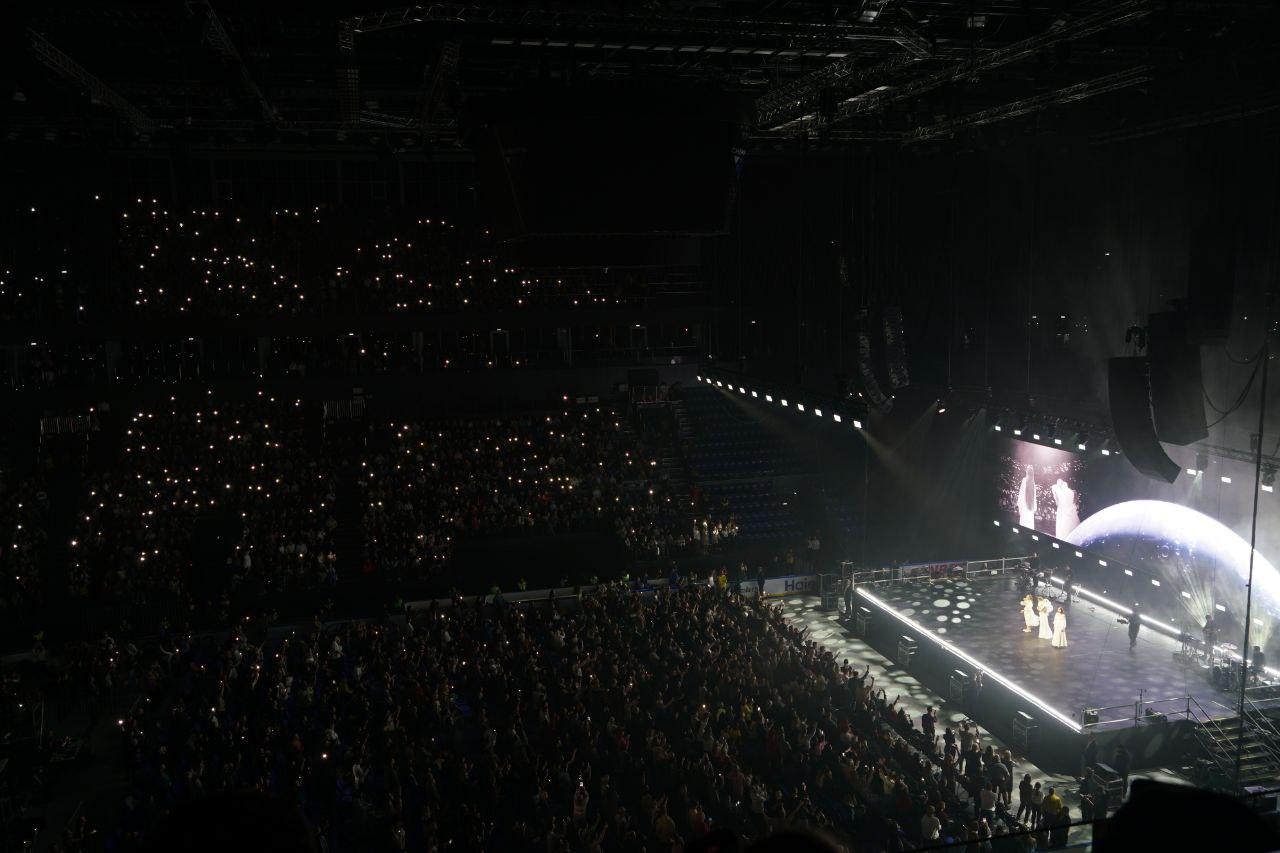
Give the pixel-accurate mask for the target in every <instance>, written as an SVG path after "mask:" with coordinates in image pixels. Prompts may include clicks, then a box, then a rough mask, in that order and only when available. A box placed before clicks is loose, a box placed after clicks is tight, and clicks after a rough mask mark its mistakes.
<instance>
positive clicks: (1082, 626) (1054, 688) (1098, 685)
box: [873, 578, 1231, 721]
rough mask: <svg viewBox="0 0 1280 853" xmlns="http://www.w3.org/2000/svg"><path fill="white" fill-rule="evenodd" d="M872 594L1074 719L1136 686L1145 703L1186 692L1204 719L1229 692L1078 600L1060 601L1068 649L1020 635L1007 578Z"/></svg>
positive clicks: (1156, 639)
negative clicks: (1065, 605)
mask: <svg viewBox="0 0 1280 853" xmlns="http://www.w3.org/2000/svg"><path fill="white" fill-rule="evenodd" d="M1059 592H1060V591H1059ZM873 593H874V594H875V595H876V596H877V597H878V598H880V599H881V600H882V601H884V602H885V603H886V604H888V605H890V606H891V607H893V608H895V609H896V610H898V612H900V613H901V614H902V615H904V616H908V617H910V618H911V619H913V620H914V621H916V622H917V623H919V624H921V625H924V626H926V627H928V628H930V629H931V630H933V631H935V632H937V634H938V636H939V637H940V638H942V639H945V640H946V641H947V642H949V643H951V644H952V645H954V646H957V647H959V648H961V649H963V650H964V651H965V652H966V653H967V654H969V655H970V656H972V657H973V658H975V659H977V660H978V661H979V662H980V663H982V664H983V665H984V666H986V667H987V668H988V669H990V670H992V671H994V672H998V673H999V674H1000V675H1002V676H1004V677H1005V678H1007V679H1009V680H1010V681H1012V682H1014V683H1016V684H1018V685H1019V686H1020V687H1022V688H1023V689H1024V690H1026V691H1027V692H1029V693H1032V694H1034V695H1036V696H1038V697H1039V698H1040V699H1041V700H1042V701H1043V702H1045V703H1046V704H1048V705H1050V706H1052V707H1054V708H1056V709H1057V710H1058V711H1060V712H1061V713H1063V714H1065V715H1066V716H1068V717H1071V718H1072V719H1074V720H1076V721H1079V720H1080V714H1081V711H1082V710H1083V709H1085V708H1109V707H1111V706H1115V705H1124V704H1128V703H1133V702H1136V701H1138V697H1139V691H1141V693H1142V698H1144V699H1146V700H1147V701H1152V700H1160V699H1168V698H1172V697H1183V696H1188V695H1190V696H1194V697H1195V698H1196V699H1197V701H1199V702H1200V703H1201V705H1202V706H1203V707H1204V708H1205V709H1206V710H1207V711H1209V712H1210V713H1211V714H1212V715H1213V716H1226V715H1228V714H1230V709H1229V708H1228V707H1227V706H1226V705H1225V703H1227V702H1228V701H1229V700H1230V695H1231V694H1227V693H1222V692H1219V691H1218V690H1216V689H1215V688H1214V687H1213V685H1212V684H1210V683H1209V681H1208V679H1207V678H1206V674H1205V671H1204V670H1203V668H1202V667H1201V666H1199V665H1192V666H1185V667H1184V666H1179V665H1177V664H1175V663H1174V660H1173V654H1174V653H1175V652H1177V651H1179V650H1180V646H1179V644H1178V642H1177V641H1176V640H1174V639H1172V638H1170V637H1167V636H1165V635H1163V634H1161V633H1159V632H1157V631H1155V630H1154V629H1152V628H1151V627H1150V626H1149V625H1143V627H1142V631H1141V633H1140V634H1139V636H1138V643H1137V647H1136V648H1134V649H1130V648H1129V634H1128V626H1127V625H1124V624H1120V623H1119V622H1117V621H1116V620H1117V618H1118V617H1117V616H1116V615H1115V614H1114V613H1112V612H1111V611H1109V610H1107V609H1105V608H1103V607H1101V606H1099V605H1096V604H1094V603H1092V602H1090V601H1088V600H1087V599H1080V600H1078V601H1075V602H1073V603H1072V604H1071V605H1070V609H1069V610H1068V611H1067V642H1068V646H1067V648H1065V649H1055V648H1053V647H1052V646H1050V645H1049V641H1048V640H1041V639H1039V636H1038V634H1036V633H1035V632H1032V633H1029V634H1024V633H1023V632H1022V629H1023V620H1022V610H1021V607H1020V601H1021V596H1020V595H1019V594H1018V591H1017V589H1016V587H1015V581H1013V580H1012V579H1007V578H989V579H986V578H984V579H970V580H950V579H948V580H937V581H918V582H909V581H908V582H902V583H895V584H886V585H883V586H877V587H875V588H874V589H873ZM1055 606H1056V605H1055ZM926 642H927V641H926ZM1183 707H1184V708H1185V703H1184V705H1183ZM1157 710H1159V711H1161V712H1164V713H1168V714H1170V715H1172V714H1173V713H1175V712H1176V711H1177V710H1180V709H1179V708H1176V707H1174V706H1173V705H1172V704H1170V705H1168V707H1160V708H1158V709H1157ZM1123 714H1124V712H1122V711H1114V712H1108V713H1106V714H1103V717H1102V718H1103V720H1106V719H1114V718H1118V717H1121V716H1123Z"/></svg>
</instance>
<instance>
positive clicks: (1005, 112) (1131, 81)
mask: <svg viewBox="0 0 1280 853" xmlns="http://www.w3.org/2000/svg"><path fill="white" fill-rule="evenodd" d="M1152 73H1153V69H1152V68H1151V67H1150V66H1146V65H1139V66H1138V67H1136V68H1128V69H1126V70H1124V71H1117V72H1116V73H1114V74H1106V75H1103V76H1102V77H1095V78H1094V79H1092V80H1085V81H1084V82H1081V83H1076V84H1075V85H1073V86H1067V87H1065V88H1062V89H1057V90H1055V91H1053V92H1045V93H1044V94H1043V95H1035V96H1034V97H1030V98H1023V99H1022V100H1020V101H1013V102H1011V103H1008V104H1002V105H1001V106H998V107H992V108H990V109H986V110H980V111H979V112H976V113H969V114H968V115H963V116H958V117H957V118H954V119H950V120H948V121H942V122H938V123H937V124H931V125H928V126H926V127H921V128H917V129H916V130H915V131H914V132H913V133H912V134H911V141H914V142H921V141H924V140H926V139H935V138H937V137H939V136H950V135H951V134H953V133H956V132H957V131H960V130H963V129H965V128H970V127H982V126H983V125H988V124H995V123H996V122H1001V121H1008V120H1009V119H1012V118H1018V117H1019V116H1025V115H1030V114H1031V113H1035V112H1039V111H1041V110H1044V109H1047V108H1049V107H1052V106H1057V105H1058V104H1069V103H1072V102H1074V101H1083V100H1085V99H1086V98H1093V97H1097V96H1098V95H1105V94H1107V93H1108V92H1116V91H1119V90H1121V89H1127V88H1129V87H1131V86H1137V85H1139V84H1141V83H1146V82H1148V81H1150V80H1151V79H1152Z"/></svg>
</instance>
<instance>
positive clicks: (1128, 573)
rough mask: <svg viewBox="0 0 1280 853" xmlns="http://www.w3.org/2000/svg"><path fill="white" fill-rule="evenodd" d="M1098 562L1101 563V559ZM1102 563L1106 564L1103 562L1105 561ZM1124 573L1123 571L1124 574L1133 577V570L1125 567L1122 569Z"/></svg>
mask: <svg viewBox="0 0 1280 853" xmlns="http://www.w3.org/2000/svg"><path fill="white" fill-rule="evenodd" d="M1098 562H1100V563H1101V562H1102V561H1101V560H1099V561H1098ZM1103 565H1106V564H1105V563H1103ZM1124 573H1125V574H1126V575H1128V576H1129V577H1133V572H1131V571H1129V570H1128V569H1125V570H1124Z"/></svg>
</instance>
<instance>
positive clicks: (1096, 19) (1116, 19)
mask: <svg viewBox="0 0 1280 853" xmlns="http://www.w3.org/2000/svg"><path fill="white" fill-rule="evenodd" d="M1153 9H1154V3H1153V2H1152V0H1124V1H1123V2H1120V3H1116V4H1114V5H1112V6H1108V7H1107V8H1104V9H1102V10H1101V11H1098V12H1095V13H1093V14H1092V15H1086V16H1084V17H1083V18H1078V19H1076V20H1074V21H1068V22H1066V23H1063V24H1061V25H1055V26H1052V27H1050V28H1049V29H1048V30H1046V31H1045V32H1043V33H1039V34H1037V35H1034V36H1031V37H1030V38H1026V39H1023V40H1021V41H1017V42H1014V43H1012V44H1009V45H1005V46H1004V47H998V48H995V49H994V50H991V51H988V52H987V53H984V54H981V55H979V56H976V57H974V58H973V59H969V60H967V61H965V62H961V63H959V64H957V65H953V66H950V67H948V68H944V69H942V70H940V71H936V72H934V73H932V74H926V75H925V76H923V77H917V78H916V79H914V80H909V81H907V82H905V83H902V84H900V85H896V86H881V87H877V88H876V89H873V90H871V91H868V92H863V93H861V94H858V95H854V96H853V97H851V98H848V99H846V100H845V101H844V102H843V103H841V104H839V105H838V106H837V108H836V113H835V116H834V117H833V119H832V122H833V123H834V122H839V121H844V120H846V119H850V118H853V117H854V116H857V115H862V114H865V113H872V112H878V111H879V110H881V109H883V108H884V107H886V106H888V105H889V104H891V103H894V102H896V101H901V100H905V99H907V98H913V97H916V96H918V95H922V94H924V93H925V92H930V91H932V90H934V89H937V88H938V87H940V86H943V85H945V84H947V83H951V82H953V81H956V80H963V79H965V78H967V77H972V76H973V75H975V74H979V73H981V72H984V71H990V70H991V69H993V68H999V67H1001V66H1004V65H1009V64H1011V63H1014V62H1018V61H1020V60H1023V59H1028V58H1030V57H1033V56H1035V55H1036V54H1038V53H1039V52H1040V51H1041V50H1043V49H1044V48H1046V47H1050V46H1052V45H1055V44H1058V43H1060V42H1066V41H1073V40H1075V39H1080V38H1084V37H1086V36H1091V35H1094V34H1096V33H1100V32H1104V31H1106V30H1109V29H1113V28H1114V27H1118V26H1121V25H1123V24H1128V23H1132V22H1133V21H1137V20H1141V19H1142V18H1145V17H1146V16H1148V15H1150V14H1151V13H1152V11H1153ZM816 124H817V120H816V119H808V120H807V121H805V122H802V123H801V128H802V129H803V130H804V132H806V133H808V132H810V131H812V130H815V129H816Z"/></svg>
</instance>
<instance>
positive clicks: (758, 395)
mask: <svg viewBox="0 0 1280 853" xmlns="http://www.w3.org/2000/svg"><path fill="white" fill-rule="evenodd" d="M698 381H699V382H705V383H707V384H708V385H714V386H715V387H716V388H721V389H727V390H729V391H737V392H738V393H739V394H741V395H743V396H744V397H746V396H750V397H751V398H752V399H754V400H760V399H763V400H764V401H765V402H766V403H777V404H778V405H779V406H781V407H782V408H784V409H794V410H795V411H797V412H799V413H801V414H805V413H808V412H813V414H814V415H815V416H816V417H819V418H824V419H825V418H826V415H825V414H824V413H823V411H822V409H820V408H818V407H817V406H806V405H805V404H804V403H800V402H796V401H792V400H788V399H787V398H786V397H782V396H779V397H778V398H777V399H776V400H775V399H774V396H773V394H771V393H767V392H762V391H757V390H755V389H754V388H747V387H746V386H745V385H735V384H733V382H729V383H725V382H722V381H721V380H719V379H712V378H711V377H709V376H699V377H698ZM831 420H833V421H835V422H836V423H838V424H842V423H844V422H845V416H844V415H841V414H840V413H839V412H831ZM848 420H849V422H850V423H851V424H853V428H854V429H862V421H861V420H859V419H858V418H853V417H851V418H849V419H848Z"/></svg>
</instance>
